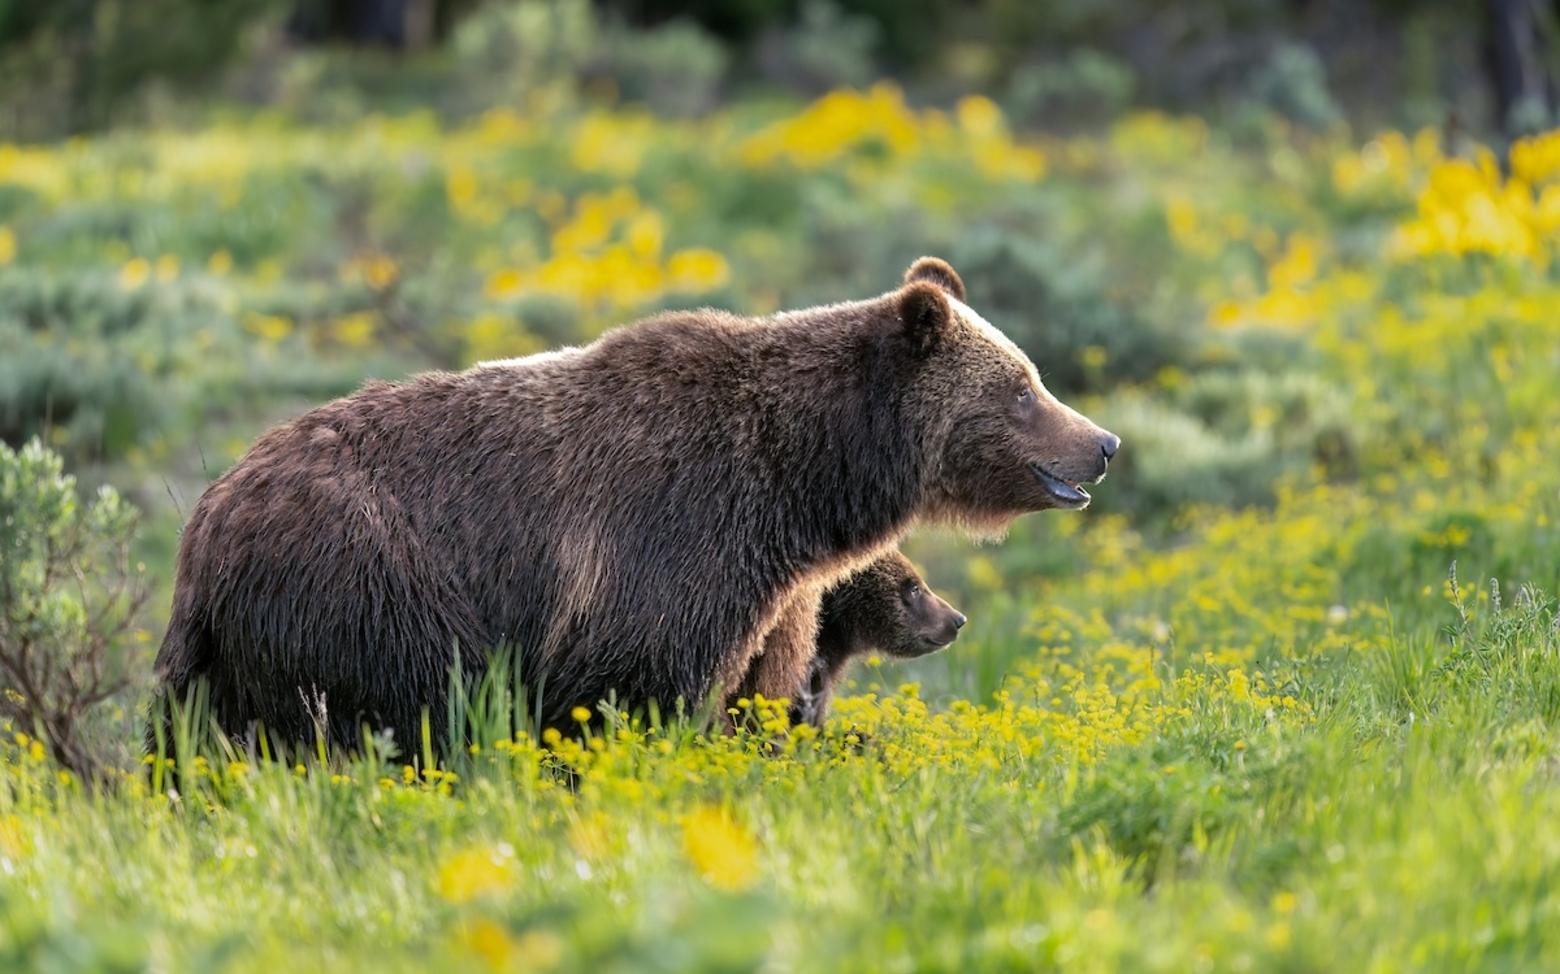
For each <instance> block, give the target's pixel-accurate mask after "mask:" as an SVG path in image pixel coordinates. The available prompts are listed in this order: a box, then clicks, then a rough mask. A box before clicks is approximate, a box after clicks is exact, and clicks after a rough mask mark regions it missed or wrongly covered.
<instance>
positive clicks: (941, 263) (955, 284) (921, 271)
mask: <svg viewBox="0 0 1560 974" xmlns="http://www.w3.org/2000/svg"><path fill="white" fill-rule="evenodd" d="M916 281H927V282H929V283H932V284H935V285H937V286H938V287H940V288H942V289H943V290H944V291H947V292H948V293H949V294H951V295H953V296H954V297H955V298H958V299H959V300H960V301H963V300H964V281H963V280H961V279H960V278H959V272H958V271H956V270H954V269H953V265H952V264H950V263H948V262H947V261H945V260H943V259H942V258H941V257H919V258H917V259H916V262H915V263H913V264H911V265H910V269H909V270H907V271H905V283H906V284H914V283H915V282H916Z"/></svg>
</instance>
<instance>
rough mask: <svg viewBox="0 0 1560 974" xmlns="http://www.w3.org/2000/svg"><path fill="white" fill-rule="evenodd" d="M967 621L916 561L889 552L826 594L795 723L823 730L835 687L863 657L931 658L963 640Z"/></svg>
mask: <svg viewBox="0 0 1560 974" xmlns="http://www.w3.org/2000/svg"><path fill="white" fill-rule="evenodd" d="M966 621H967V620H966V619H965V617H964V614H963V613H961V612H960V611H959V610H958V609H955V608H954V607H953V606H951V605H949V604H948V603H947V602H946V601H944V600H943V599H942V598H941V597H940V596H938V595H937V594H936V593H934V592H933V591H932V590H931V589H930V588H928V587H927V584H926V581H925V580H924V579H922V578H921V573H920V572H918V571H916V570H915V566H914V565H912V564H911V563H910V559H908V558H906V557H905V556H904V555H902V554H900V553H899V552H898V551H897V550H895V551H891V552H889V553H888V554H886V555H884V556H883V557H881V558H879V559H878V560H877V561H874V562H873V563H872V564H870V565H868V566H867V567H866V568H863V569H862V570H861V571H859V572H857V573H855V574H854V575H852V576H850V577H849V578H847V579H845V580H844V581H842V582H840V583H839V584H838V585H835V586H834V587H833V588H831V589H829V591H828V592H827V593H825V594H824V596H823V600H822V605H821V607H820V610H819V615H818V636H817V652H816V653H815V654H814V655H813V657H812V659H811V661H810V662H809V666H808V672H807V680H806V681H805V683H804V684H803V687H802V690H801V692H800V693H799V694H796V695H794V700H793V705H792V708H791V720H792V723H801V722H803V721H805V722H807V723H809V724H812V725H813V726H814V727H821V726H823V721H824V718H825V717H827V716H828V713H829V704H830V702H832V701H833V699H834V688H835V687H836V686H838V685H839V682H840V680H841V679H842V678H843V677H844V675H845V668H846V667H847V666H848V665H849V664H850V662H851V661H852V660H854V659H856V658H857V657H860V656H864V655H866V654H868V653H886V654H888V655H889V656H894V657H897V658H899V659H911V658H914V657H917V656H925V655H926V654H927V653H934V652H936V651H937V650H939V649H942V648H943V647H944V646H947V645H948V644H949V643H951V642H953V641H954V640H955V639H957V638H958V636H959V630H960V629H962V628H963V627H964V623H965V622H966Z"/></svg>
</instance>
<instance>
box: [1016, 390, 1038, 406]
mask: <svg viewBox="0 0 1560 974" xmlns="http://www.w3.org/2000/svg"><path fill="white" fill-rule="evenodd" d="M1017 398H1018V403H1019V405H1021V406H1027V405H1029V403H1030V402H1032V401H1033V400H1034V398H1035V391H1034V390H1033V389H1031V388H1029V387H1028V386H1024V388H1022V389H1020V390H1018V396H1017Z"/></svg>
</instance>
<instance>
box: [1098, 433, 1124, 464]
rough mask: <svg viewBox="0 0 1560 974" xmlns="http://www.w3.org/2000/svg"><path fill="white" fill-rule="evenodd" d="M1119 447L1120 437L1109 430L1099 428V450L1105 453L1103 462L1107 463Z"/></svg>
mask: <svg viewBox="0 0 1560 974" xmlns="http://www.w3.org/2000/svg"><path fill="white" fill-rule="evenodd" d="M1119 449H1121V437H1119V436H1117V435H1116V434H1115V433H1112V432H1111V431H1110V430H1100V452H1101V453H1103V454H1104V455H1105V462H1106V463H1109V462H1110V461H1111V460H1112V459H1114V458H1115V456H1116V451H1117V450H1119Z"/></svg>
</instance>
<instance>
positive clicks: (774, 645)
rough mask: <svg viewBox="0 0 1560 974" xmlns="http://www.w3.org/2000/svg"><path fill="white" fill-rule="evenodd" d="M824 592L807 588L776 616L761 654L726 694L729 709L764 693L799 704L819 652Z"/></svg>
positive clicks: (763, 643)
mask: <svg viewBox="0 0 1560 974" xmlns="http://www.w3.org/2000/svg"><path fill="white" fill-rule="evenodd" d="M822 598H823V595H822V592H821V591H819V590H818V588H816V587H815V586H807V587H806V588H804V589H802V590H801V591H798V592H796V593H795V594H793V595H792V596H791V598H790V600H789V601H788V602H787V603H786V604H785V606H784V607H783V608H782V609H781V610H780V612H779V613H778V614H777V615H776V617H775V620H774V624H773V625H772V626H771V627H770V629H769V631H768V632H767V633H765V634H764V636H763V641H762V643H761V645H760V648H759V651H758V653H757V654H756V655H755V656H754V657H753V660H752V662H751V663H750V664H749V665H748V668H747V672H746V673H744V674H743V676H742V679H741V680H740V681H739V682H738V683H737V685H736V687H734V688H732V689H730V690H729V691H728V693H727V698H726V706H727V707H728V708H730V707H733V706H735V705H736V701H737V700H739V699H742V698H744V697H745V698H747V699H752V698H753V697H754V696H755V695H758V694H762V695H763V697H764V698H765V699H766V700H781V699H784V700H790V701H796V700H798V699H799V698H800V695H801V694H802V693H803V692H804V691H805V690H806V684H807V679H808V676H809V668H810V666H811V664H812V660H813V657H814V656H816V655H817V650H818V610H819V606H820V604H821V602H822Z"/></svg>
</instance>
